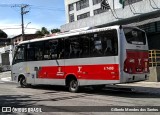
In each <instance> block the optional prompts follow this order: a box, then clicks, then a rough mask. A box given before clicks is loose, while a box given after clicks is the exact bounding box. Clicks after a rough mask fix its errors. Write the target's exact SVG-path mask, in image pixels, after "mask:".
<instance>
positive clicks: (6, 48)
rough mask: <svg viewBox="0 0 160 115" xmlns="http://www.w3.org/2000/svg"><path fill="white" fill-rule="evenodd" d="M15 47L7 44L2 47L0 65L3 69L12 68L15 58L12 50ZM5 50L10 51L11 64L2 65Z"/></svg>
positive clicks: (0, 49)
mask: <svg viewBox="0 0 160 115" xmlns="http://www.w3.org/2000/svg"><path fill="white" fill-rule="evenodd" d="M12 50H13V47H12V45H9V46H5V47H2V48H0V66H2V68H3V70H4V71H5V70H10V69H11V65H12V59H13V55H12V52H13V51H12ZM5 52H9V63H10V64H9V65H2V57H1V54H3V53H5Z"/></svg>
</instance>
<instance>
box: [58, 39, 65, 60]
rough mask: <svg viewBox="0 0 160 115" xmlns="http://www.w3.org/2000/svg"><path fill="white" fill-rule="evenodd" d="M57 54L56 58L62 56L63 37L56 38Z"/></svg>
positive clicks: (61, 57)
mask: <svg viewBox="0 0 160 115" xmlns="http://www.w3.org/2000/svg"><path fill="white" fill-rule="evenodd" d="M57 55H58V59H63V58H64V39H59V40H58V46H57Z"/></svg>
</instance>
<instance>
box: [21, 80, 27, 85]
mask: <svg viewBox="0 0 160 115" xmlns="http://www.w3.org/2000/svg"><path fill="white" fill-rule="evenodd" d="M21 85H22V86H26V79H25V78H22V80H21Z"/></svg>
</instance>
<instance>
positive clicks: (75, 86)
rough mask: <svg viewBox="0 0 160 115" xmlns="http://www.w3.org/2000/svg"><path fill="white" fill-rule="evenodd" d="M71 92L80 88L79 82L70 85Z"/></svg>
mask: <svg viewBox="0 0 160 115" xmlns="http://www.w3.org/2000/svg"><path fill="white" fill-rule="evenodd" d="M70 87H71V90H76V89H77V88H78V82H77V81H75V80H74V81H72V82H71V84H70Z"/></svg>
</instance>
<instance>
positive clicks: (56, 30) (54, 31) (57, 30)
mask: <svg viewBox="0 0 160 115" xmlns="http://www.w3.org/2000/svg"><path fill="white" fill-rule="evenodd" d="M57 32H60V29H58V28H56V29H52V30H51V33H52V34H53V33H57Z"/></svg>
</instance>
